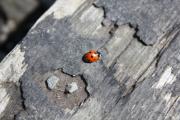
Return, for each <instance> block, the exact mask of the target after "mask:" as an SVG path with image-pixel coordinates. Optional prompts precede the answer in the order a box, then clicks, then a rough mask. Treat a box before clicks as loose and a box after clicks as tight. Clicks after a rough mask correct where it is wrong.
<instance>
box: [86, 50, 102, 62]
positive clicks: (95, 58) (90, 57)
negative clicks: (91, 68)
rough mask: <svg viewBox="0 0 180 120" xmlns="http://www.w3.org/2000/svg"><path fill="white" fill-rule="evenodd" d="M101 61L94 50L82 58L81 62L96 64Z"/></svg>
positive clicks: (98, 54)
mask: <svg viewBox="0 0 180 120" xmlns="http://www.w3.org/2000/svg"><path fill="white" fill-rule="evenodd" d="M100 59H101V55H100V53H99V52H97V51H96V50H90V51H89V52H87V53H86V54H85V55H84V56H83V60H84V61H85V62H88V63H93V62H97V61H98V60H100Z"/></svg>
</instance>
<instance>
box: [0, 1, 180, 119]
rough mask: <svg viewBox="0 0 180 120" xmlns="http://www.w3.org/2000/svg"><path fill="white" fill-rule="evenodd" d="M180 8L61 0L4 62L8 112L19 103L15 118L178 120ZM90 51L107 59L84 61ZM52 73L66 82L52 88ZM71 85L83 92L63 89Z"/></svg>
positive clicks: (172, 4)
mask: <svg viewBox="0 0 180 120" xmlns="http://www.w3.org/2000/svg"><path fill="white" fill-rule="evenodd" d="M179 5H180V3H179V2H178V0H174V1H169V0H164V1H163V0H162V1H161V0H160V1H148V0H144V1H138V0H127V1H122V0H113V1H111V2H109V1H108V0H107V1H106V0H105V1H101V0H98V1H88V0H58V1H57V2H56V3H55V4H54V5H53V6H52V7H51V8H50V9H49V10H48V11H47V12H46V13H45V14H44V15H43V16H42V17H41V18H40V19H39V20H38V21H37V23H36V24H35V25H34V26H33V28H32V29H31V30H30V31H29V33H28V34H27V35H26V37H25V38H24V39H23V41H22V43H20V44H19V45H18V46H17V47H16V48H15V49H14V50H13V51H12V52H11V53H10V54H9V55H8V56H7V57H6V58H5V59H4V60H3V61H2V63H1V64H0V71H1V72H0V80H1V81H0V83H1V84H2V86H1V89H3V90H2V91H4V92H1V94H2V95H1V94H0V101H2V102H0V105H1V109H0V115H1V117H2V118H3V116H7V114H8V113H9V111H10V109H7V108H12V107H14V108H18V109H17V110H19V112H17V111H16V112H11V115H12V116H13V115H15V119H16V120H32V119H43V120H179V119H180V115H179V91H180V86H179V85H180V84H179V81H178V79H179V74H180V72H179V71H180V53H179V51H180V40H179V39H180V36H179V30H180V26H179V22H180V21H179V14H180V10H179V7H177V6H179ZM90 49H96V50H98V51H99V52H100V53H101V54H102V58H101V60H100V61H98V62H96V63H85V62H84V61H83V60H82V57H83V55H84V53H86V52H87V51H88V50H90ZM52 75H55V76H56V77H58V78H59V79H60V81H61V82H60V83H58V85H57V89H55V90H48V88H47V86H46V80H47V78H49V77H50V76H52ZM71 82H77V83H78V88H80V89H78V90H77V92H75V93H72V94H67V93H64V90H65V85H66V84H67V83H71ZM4 83H6V84H8V85H9V84H13V85H16V86H17V88H20V93H19V94H18V92H17V96H16V97H13V96H12V94H10V93H9V91H8V90H9V88H6V86H5V85H4ZM84 87H85V88H84ZM10 88H12V87H10ZM11 90H15V88H12V89H10V91H11ZM16 91H18V89H16ZM20 94H21V95H20ZM14 98H16V99H15V100H14ZM12 99H13V100H14V101H13V103H17V104H18V105H16V104H12V103H10V102H9V101H10V100H12ZM19 99H21V100H22V101H20V100H19ZM18 100H19V101H18ZM20 103H22V104H23V105H19V104H20ZM15 105H16V106H15ZM69 106H70V107H69ZM4 118H5V117H4Z"/></svg>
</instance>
